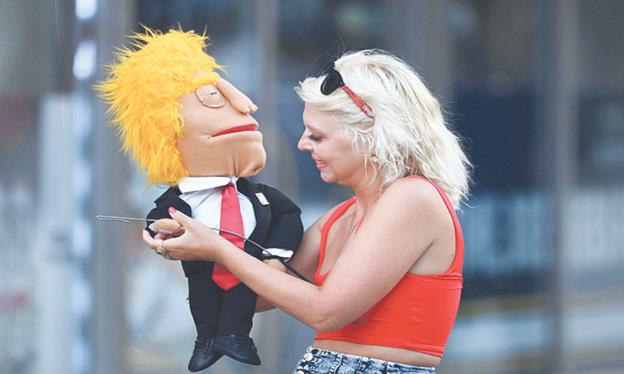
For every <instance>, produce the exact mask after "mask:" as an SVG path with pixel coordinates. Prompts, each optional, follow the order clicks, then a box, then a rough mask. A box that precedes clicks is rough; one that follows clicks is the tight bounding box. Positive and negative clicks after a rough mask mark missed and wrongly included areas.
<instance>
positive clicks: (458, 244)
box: [407, 175, 464, 274]
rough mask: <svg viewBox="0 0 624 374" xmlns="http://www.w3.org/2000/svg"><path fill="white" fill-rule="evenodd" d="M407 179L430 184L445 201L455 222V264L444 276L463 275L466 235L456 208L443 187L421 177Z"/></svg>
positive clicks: (411, 176) (412, 176) (413, 176)
mask: <svg viewBox="0 0 624 374" xmlns="http://www.w3.org/2000/svg"><path fill="white" fill-rule="evenodd" d="M407 178H417V179H422V180H424V181H427V182H429V184H431V185H432V186H433V187H434V188H435V189H436V190H437V191H438V193H439V194H440V197H442V200H443V201H444V205H445V206H446V209H447V210H448V212H449V214H450V215H451V219H452V220H453V228H454V230H455V258H454V259H453V263H452V264H451V266H450V267H449V269H448V270H447V271H446V272H444V274H448V273H457V272H458V273H461V271H462V267H463V265H464V234H463V232H462V229H461V224H460V222H459V218H457V213H456V212H455V208H453V203H451V200H450V199H449V197H448V195H447V194H446V191H444V189H442V187H440V186H438V185H437V184H436V183H434V182H433V181H431V180H430V179H428V178H425V177H423V176H421V175H410V176H408V177H407Z"/></svg>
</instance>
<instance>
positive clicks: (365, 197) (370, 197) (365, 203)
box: [353, 178, 381, 222]
mask: <svg viewBox="0 0 624 374" xmlns="http://www.w3.org/2000/svg"><path fill="white" fill-rule="evenodd" d="M353 191H354V193H355V212H354V214H355V221H357V222H360V221H362V220H363V219H364V216H365V215H366V212H368V210H369V208H370V207H371V206H372V205H373V204H375V202H376V201H377V200H378V199H379V197H380V196H381V181H380V180H379V179H378V178H376V179H375V180H374V181H373V182H371V183H367V184H366V185H364V186H362V187H360V188H354V189H353Z"/></svg>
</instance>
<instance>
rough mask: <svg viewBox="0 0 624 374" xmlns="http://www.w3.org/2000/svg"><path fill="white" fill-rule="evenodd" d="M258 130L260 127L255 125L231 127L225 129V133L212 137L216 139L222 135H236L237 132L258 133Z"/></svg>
mask: <svg viewBox="0 0 624 374" xmlns="http://www.w3.org/2000/svg"><path fill="white" fill-rule="evenodd" d="M257 129H258V125H255V124H249V125H242V126H236V127H230V128H229V129H225V130H223V131H219V132H218V133H216V134H213V135H212V137H213V138H214V137H217V136H221V135H225V134H233V133H236V132H244V131H256V130H257Z"/></svg>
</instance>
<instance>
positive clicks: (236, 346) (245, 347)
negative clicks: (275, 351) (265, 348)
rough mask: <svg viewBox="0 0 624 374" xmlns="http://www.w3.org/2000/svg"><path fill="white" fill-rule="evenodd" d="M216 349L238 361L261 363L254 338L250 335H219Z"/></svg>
mask: <svg viewBox="0 0 624 374" xmlns="http://www.w3.org/2000/svg"><path fill="white" fill-rule="evenodd" d="M213 350H214V351H217V352H220V353H223V354H224V355H227V356H229V357H231V358H233V359H235V360H236V361H240V362H244V363H246V364H250V365H256V366H257V365H260V357H258V350H257V349H256V346H255V345H254V342H253V340H252V339H251V338H250V337H248V336H240V335H227V336H217V337H216V339H215V343H214V348H213Z"/></svg>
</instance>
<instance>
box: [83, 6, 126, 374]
mask: <svg viewBox="0 0 624 374" xmlns="http://www.w3.org/2000/svg"><path fill="white" fill-rule="evenodd" d="M134 3H135V1H125V0H106V1H99V2H98V12H97V17H96V20H95V23H96V25H95V26H96V30H97V35H96V41H97V48H98V58H97V62H98V63H97V66H98V74H99V75H98V76H97V77H96V78H95V79H94V80H98V81H100V80H103V79H104V78H105V76H104V71H103V70H104V69H103V67H104V66H105V65H107V64H110V63H112V61H113V55H112V54H113V52H114V50H113V48H114V47H115V46H120V45H122V44H123V41H124V37H125V36H127V35H129V34H131V32H132V29H131V24H132V23H133V21H134V17H135V15H134V12H133V10H134V8H135V6H134V5H135V4H134ZM89 94H90V96H91V99H92V106H93V117H92V123H93V124H94V125H93V126H94V128H93V138H94V141H93V147H92V153H93V165H94V166H93V169H94V175H93V180H94V183H93V213H92V216H91V218H93V217H94V215H95V214H120V215H128V213H129V212H128V206H129V204H128V202H127V201H126V198H125V196H126V195H127V191H126V188H127V183H126V181H127V180H128V161H127V158H126V157H125V156H124V155H123V154H122V153H121V152H120V145H119V143H118V141H117V137H116V135H115V129H113V128H112V126H110V125H109V122H108V118H107V116H106V114H105V109H104V105H103V104H102V102H101V101H100V100H97V99H96V98H95V97H94V92H93V90H90V91H89ZM131 229H133V228H132V227H129V226H127V225H106V224H98V223H95V224H94V253H93V269H92V277H93V288H94V300H93V304H94V307H93V308H94V318H93V324H92V331H93V357H94V360H93V361H94V363H93V370H92V371H91V372H92V373H97V374H108V373H127V372H128V366H127V354H126V352H127V341H128V339H127V333H126V331H127V329H126V318H125V314H126V313H125V286H126V276H125V274H126V273H127V263H126V258H127V256H126V254H127V252H128V248H127V246H128V243H131V242H132V241H131V240H130V235H131V234H132V235H134V236H136V232H132V233H131V232H130V230H131ZM121 230H125V231H121ZM120 231H121V234H120Z"/></svg>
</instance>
